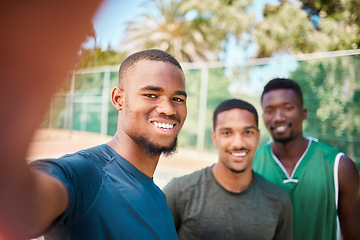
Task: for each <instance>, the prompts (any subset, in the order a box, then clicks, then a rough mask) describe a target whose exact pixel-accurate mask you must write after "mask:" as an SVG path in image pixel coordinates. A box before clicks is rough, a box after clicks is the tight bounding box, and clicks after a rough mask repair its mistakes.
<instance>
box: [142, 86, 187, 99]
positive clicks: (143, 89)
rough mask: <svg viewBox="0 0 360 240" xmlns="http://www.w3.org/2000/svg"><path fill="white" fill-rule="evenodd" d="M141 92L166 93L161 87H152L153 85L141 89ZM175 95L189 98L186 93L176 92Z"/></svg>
mask: <svg viewBox="0 0 360 240" xmlns="http://www.w3.org/2000/svg"><path fill="white" fill-rule="evenodd" d="M141 90H142V91H154V92H163V91H164V89H163V88H161V87H156V86H151V85H148V86H145V87H143V88H141ZM175 94H176V95H182V96H184V97H187V94H186V92H185V91H181V90H177V91H175Z"/></svg>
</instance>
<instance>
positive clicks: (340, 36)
mask: <svg viewBox="0 0 360 240" xmlns="http://www.w3.org/2000/svg"><path fill="white" fill-rule="evenodd" d="M359 3H360V1H359V0H331V1H325V0H302V1H298V0H297V1H296V0H295V1H286V0H284V1H281V3H280V4H278V5H266V7H265V8H264V12H263V15H264V19H263V21H261V22H260V23H258V24H257V25H256V27H255V29H254V32H253V34H254V35H255V36H256V39H257V43H258V46H259V50H258V53H257V57H268V56H271V55H273V54H274V53H278V52H292V53H313V52H320V51H336V50H348V49H356V48H358V47H359V44H360V5H359Z"/></svg>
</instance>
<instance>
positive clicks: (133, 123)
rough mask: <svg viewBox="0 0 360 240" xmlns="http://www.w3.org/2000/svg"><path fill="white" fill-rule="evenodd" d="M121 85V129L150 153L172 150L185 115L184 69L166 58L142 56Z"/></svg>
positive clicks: (151, 154) (153, 154)
mask: <svg viewBox="0 0 360 240" xmlns="http://www.w3.org/2000/svg"><path fill="white" fill-rule="evenodd" d="M122 86H123V87H122V88H123V89H122V90H123V103H124V105H123V106H124V108H123V109H122V110H121V111H120V114H121V118H120V121H122V123H121V125H120V126H121V127H122V130H123V131H124V132H125V133H126V134H127V135H128V136H129V137H130V138H131V139H133V140H134V141H135V142H137V143H138V144H139V145H141V146H142V147H143V148H144V150H145V152H146V153H147V154H148V155H150V156H156V155H159V154H161V153H165V154H170V153H171V152H173V151H174V150H175V148H176V140H177V135H178V133H179V131H180V129H181V128H182V125H183V124H184V121H185V119H186V115H187V109H186V92H185V80H184V75H183V72H182V71H181V70H180V69H179V68H178V67H176V66H174V65H173V64H171V63H168V62H160V61H148V60H142V61H139V62H138V63H136V64H135V65H134V68H133V69H131V70H130V71H129V72H128V73H127V77H126V80H125V82H124V84H123V85H122Z"/></svg>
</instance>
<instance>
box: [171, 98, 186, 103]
mask: <svg viewBox="0 0 360 240" xmlns="http://www.w3.org/2000/svg"><path fill="white" fill-rule="evenodd" d="M173 100H174V101H175V102H184V99H182V98H178V97H174V98H173Z"/></svg>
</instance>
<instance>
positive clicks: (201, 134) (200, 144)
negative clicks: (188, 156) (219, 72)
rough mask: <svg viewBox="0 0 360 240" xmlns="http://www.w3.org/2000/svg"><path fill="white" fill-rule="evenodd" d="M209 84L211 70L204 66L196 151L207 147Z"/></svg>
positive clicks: (202, 69)
mask: <svg viewBox="0 0 360 240" xmlns="http://www.w3.org/2000/svg"><path fill="white" fill-rule="evenodd" d="M208 82H209V68H207V67H206V66H203V67H202V68H201V84H200V99H199V103H200V104H199V118H198V131H197V142H196V149H197V150H199V151H202V150H204V146H205V130H206V129H205V123H206V108H207V92H208Z"/></svg>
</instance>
